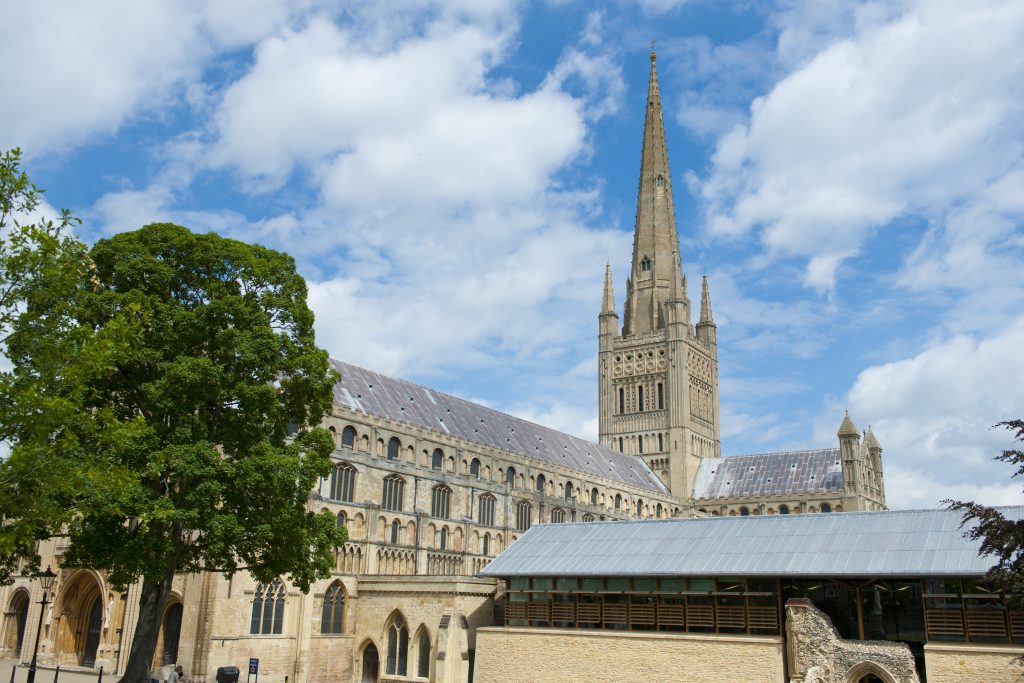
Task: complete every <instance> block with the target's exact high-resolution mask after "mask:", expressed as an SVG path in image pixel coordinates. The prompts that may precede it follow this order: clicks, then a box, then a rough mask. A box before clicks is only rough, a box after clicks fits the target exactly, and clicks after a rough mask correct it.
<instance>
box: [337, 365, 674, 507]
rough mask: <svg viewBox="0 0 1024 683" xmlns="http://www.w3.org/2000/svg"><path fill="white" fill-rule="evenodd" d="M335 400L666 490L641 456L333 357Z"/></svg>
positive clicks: (549, 461)
mask: <svg viewBox="0 0 1024 683" xmlns="http://www.w3.org/2000/svg"><path fill="white" fill-rule="evenodd" d="M331 364H332V365H333V366H334V368H335V369H336V370H337V371H338V372H339V373H341V380H340V381H339V382H338V383H337V384H335V385H334V401H335V403H338V404H340V405H343V406H346V407H347V408H349V409H351V410H354V411H356V412H362V413H363V414H367V415H375V416H377V417H383V418H389V419H391V420H395V421H397V422H405V423H407V424H410V425H413V426H416V427H421V428H423V429H427V430H430V431H433V432H438V433H441V434H445V435H450V436H454V437H456V438H459V439H463V440H466V441H470V442H475V443H479V444H483V445H484V446H489V447H492V448H498V449H500V450H503V451H508V452H510V453H513V454H515V455H518V456H521V457H527V458H532V459H534V460H538V461H540V462H543V463H547V464H551V465H562V466H563V467H569V468H571V469H574V470H577V471H579V472H582V473H585V474H590V475H594V476H599V477H604V478H607V479H611V480H613V481H619V482H622V483H624V484H630V485H632V486H636V487H638V488H642V489H646V490H648V491H652V492H656V493H659V494H667V493H668V489H667V488H666V487H665V485H664V484H662V482H661V480H660V479H659V478H658V476H657V475H656V474H654V472H652V471H651V470H650V468H648V467H647V464H646V463H645V462H644V461H643V460H642V459H640V458H637V457H635V456H631V455H625V454H623V453H619V452H618V451H615V450H612V449H610V448H606V447H604V446H601V445H598V444H595V443H591V442H589V441H586V440H584V439H580V438H577V437H575V436H571V435H569V434H565V433H563V432H559V431H557V430H554V429H550V428H548V427H543V426H541V425H538V424H534V423H532V422H530V421H528V420H524V419H522V418H518V417H515V416H513V415H508V414H506V413H502V412H499V411H497V410H494V409H492V408H487V407H485V406H482V405H479V404H477V403H473V402H471V401H467V400H465V399H461V398H457V397H455V396H452V395H450V394H445V393H442V392H440V391H435V390H434V389H429V388H427V387H424V386H420V385H419V384H414V383H413V382H408V381H406V380H402V379H396V378H394V377H388V376H387V375H382V374H380V373H378V372H374V371H372V370H367V369H365V368H360V367H358V366H355V365H351V364H349V363H345V362H342V361H339V360H337V359H333V358H332V359H331Z"/></svg>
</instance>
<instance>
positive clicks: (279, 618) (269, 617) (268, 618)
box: [249, 579, 284, 635]
mask: <svg viewBox="0 0 1024 683" xmlns="http://www.w3.org/2000/svg"><path fill="white" fill-rule="evenodd" d="M283 622H284V584H283V583H281V579H274V580H273V581H271V582H270V583H261V584H259V585H258V586H256V594H255V595H254V596H253V599H252V621H251V622H250V623H249V633H258V634H264V635H268V634H274V635H277V634H280V633H281V625H282V623H283Z"/></svg>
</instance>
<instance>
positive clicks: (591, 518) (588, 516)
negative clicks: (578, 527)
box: [583, 512, 594, 522]
mask: <svg viewBox="0 0 1024 683" xmlns="http://www.w3.org/2000/svg"><path fill="white" fill-rule="evenodd" d="M583 521H584V522H593V521H594V515H592V514H590V513H589V512H588V513H587V514H585V515H583Z"/></svg>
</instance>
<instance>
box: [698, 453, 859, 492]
mask: <svg viewBox="0 0 1024 683" xmlns="http://www.w3.org/2000/svg"><path fill="white" fill-rule="evenodd" d="M842 490H843V466H842V462H841V461H840V459H839V449H838V448H821V449H817V450H808V451H783V452H778V453H755V454H752V455H733V456H727V457H724V458H704V459H703V460H702V461H701V463H700V466H699V467H698V469H697V476H696V478H695V480H694V483H693V497H694V498H696V499H714V498H732V497H736V496H741V497H749V496H772V495H785V494H795V493H827V492H833V491H842Z"/></svg>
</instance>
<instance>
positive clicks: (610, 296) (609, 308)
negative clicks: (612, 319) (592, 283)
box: [601, 261, 615, 313]
mask: <svg viewBox="0 0 1024 683" xmlns="http://www.w3.org/2000/svg"><path fill="white" fill-rule="evenodd" d="M601 312H602V313H615V291H614V290H613V289H612V262H611V261H609V262H608V263H606V264H605V266H604V301H603V302H602V304H601Z"/></svg>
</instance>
